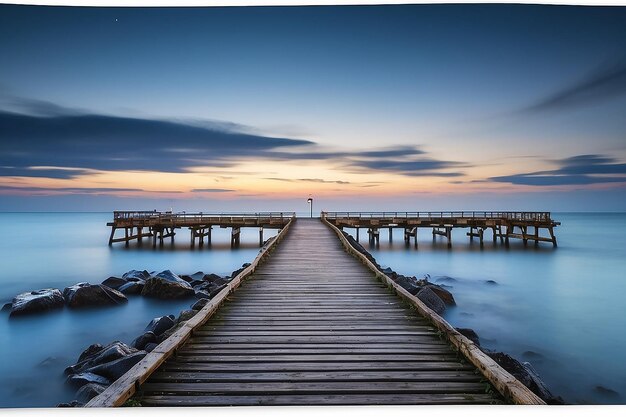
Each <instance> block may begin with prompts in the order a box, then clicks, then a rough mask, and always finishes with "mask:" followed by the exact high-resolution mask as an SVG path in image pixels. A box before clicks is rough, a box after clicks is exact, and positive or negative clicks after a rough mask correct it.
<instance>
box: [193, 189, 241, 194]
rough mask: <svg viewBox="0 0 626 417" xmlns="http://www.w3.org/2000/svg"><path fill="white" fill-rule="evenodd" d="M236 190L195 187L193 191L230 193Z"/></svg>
mask: <svg viewBox="0 0 626 417" xmlns="http://www.w3.org/2000/svg"><path fill="white" fill-rule="evenodd" d="M233 191H236V190H230V189H228V188H194V189H193V190H191V192H192V193H230V192H233Z"/></svg>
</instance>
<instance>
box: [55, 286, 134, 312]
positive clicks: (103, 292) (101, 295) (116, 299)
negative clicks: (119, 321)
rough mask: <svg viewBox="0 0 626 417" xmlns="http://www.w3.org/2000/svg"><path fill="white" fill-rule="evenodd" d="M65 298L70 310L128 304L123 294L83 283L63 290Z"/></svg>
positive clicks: (105, 287) (104, 287)
mask: <svg viewBox="0 0 626 417" xmlns="http://www.w3.org/2000/svg"><path fill="white" fill-rule="evenodd" d="M63 297H65V302H66V303H67V305H68V307H70V308H82V307H95V306H109V305H119V304H123V303H126V302H128V299H127V298H126V296H125V295H124V294H122V293H121V292H119V291H117V290H114V289H112V288H109V287H107V286H106V285H102V284H94V285H92V284H89V283H87V282H81V283H79V284H76V285H72V286H71V287H67V288H66V289H65V290H63Z"/></svg>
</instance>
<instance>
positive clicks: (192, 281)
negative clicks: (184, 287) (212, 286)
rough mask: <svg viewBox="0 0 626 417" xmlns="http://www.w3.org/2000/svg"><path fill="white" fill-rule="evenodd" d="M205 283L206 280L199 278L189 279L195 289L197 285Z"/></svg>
mask: <svg viewBox="0 0 626 417" xmlns="http://www.w3.org/2000/svg"><path fill="white" fill-rule="evenodd" d="M204 284H205V282H204V281H198V280H195V279H194V280H191V281H189V285H191V287H192V288H193V289H196V287H197V286H199V285H204Z"/></svg>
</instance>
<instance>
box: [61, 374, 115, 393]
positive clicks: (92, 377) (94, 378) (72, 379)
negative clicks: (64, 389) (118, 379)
mask: <svg viewBox="0 0 626 417" xmlns="http://www.w3.org/2000/svg"><path fill="white" fill-rule="evenodd" d="M66 382H67V383H68V384H69V385H71V386H72V387H74V388H75V389H78V388H80V387H82V386H83V385H86V384H91V383H93V384H98V385H103V386H109V385H111V381H109V380H108V379H107V378H105V377H103V376H100V375H96V374H92V373H91V372H83V373H80V374H74V375H70V376H68V377H67V380H66Z"/></svg>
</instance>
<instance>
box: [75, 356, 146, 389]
mask: <svg viewBox="0 0 626 417" xmlns="http://www.w3.org/2000/svg"><path fill="white" fill-rule="evenodd" d="M144 356H146V352H144V351H139V352H135V353H131V354H129V355H126V356H123V357H121V358H119V359H116V360H114V361H111V362H106V363H103V364H101V365H97V366H94V367H92V368H89V369H86V370H85V372H91V373H94V374H98V375H102V376H104V377H106V378H108V379H110V380H111V381H115V380H116V379H118V378H119V377H121V376H122V375H124V374H125V373H126V372H128V370H129V369H130V368H132V367H133V366H135V364H137V363H138V362H139V361H140V360H142V359H143V358H144ZM77 400H79V401H80V398H77Z"/></svg>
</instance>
